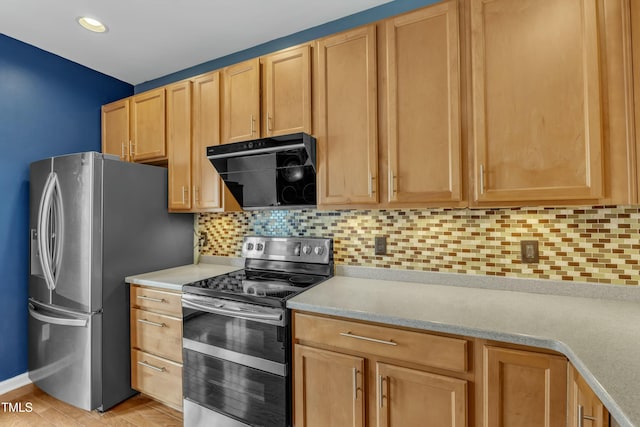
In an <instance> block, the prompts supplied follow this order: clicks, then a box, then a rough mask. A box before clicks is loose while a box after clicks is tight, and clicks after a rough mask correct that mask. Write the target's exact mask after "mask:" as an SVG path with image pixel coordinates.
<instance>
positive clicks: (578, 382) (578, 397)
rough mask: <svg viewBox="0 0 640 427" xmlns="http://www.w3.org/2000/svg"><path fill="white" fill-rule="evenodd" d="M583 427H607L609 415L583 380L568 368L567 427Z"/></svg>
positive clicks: (574, 370)
mask: <svg viewBox="0 0 640 427" xmlns="http://www.w3.org/2000/svg"><path fill="white" fill-rule="evenodd" d="M581 419H582V420H581ZM583 426H584V427H609V413H608V412H607V409H606V408H605V407H604V405H603V404H602V402H601V401H600V399H598V396H596V394H595V393H594V392H593V390H591V387H589V385H588V384H587V383H586V381H585V380H584V378H582V377H581V376H580V374H579V373H578V371H576V369H575V368H574V367H573V366H569V427H583Z"/></svg>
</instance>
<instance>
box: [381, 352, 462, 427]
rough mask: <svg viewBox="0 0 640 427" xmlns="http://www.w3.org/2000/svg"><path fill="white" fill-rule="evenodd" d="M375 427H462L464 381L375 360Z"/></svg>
mask: <svg viewBox="0 0 640 427" xmlns="http://www.w3.org/2000/svg"><path fill="white" fill-rule="evenodd" d="M376 368H377V372H376V374H377V375H376V378H377V381H378V384H377V387H376V391H377V396H376V397H377V398H376V402H377V406H378V411H377V413H378V427H412V426H415V427H419V426H429V427H465V426H466V425H467V382H466V381H464V380H460V379H456V378H449V377H445V376H442V375H436V374H431V373H428V372H422V371H419V370H416V369H409V368H402V367H399V366H394V365H388V364H386V363H377V366H376Z"/></svg>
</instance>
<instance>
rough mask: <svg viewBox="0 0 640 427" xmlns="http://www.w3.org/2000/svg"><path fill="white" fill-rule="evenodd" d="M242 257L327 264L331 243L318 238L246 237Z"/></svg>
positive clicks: (330, 256)
mask: <svg viewBox="0 0 640 427" xmlns="http://www.w3.org/2000/svg"><path fill="white" fill-rule="evenodd" d="M242 256H243V257H244V258H250V259H264V260H276V261H292V262H307V263H315V264H329V262H331V261H332V260H333V241H332V240H331V239H325V238H318V237H266V236H247V237H245V238H244V241H243V244H242Z"/></svg>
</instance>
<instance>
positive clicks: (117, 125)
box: [102, 98, 129, 162]
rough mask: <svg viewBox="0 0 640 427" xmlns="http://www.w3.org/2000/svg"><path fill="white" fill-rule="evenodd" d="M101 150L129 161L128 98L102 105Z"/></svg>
mask: <svg viewBox="0 0 640 427" xmlns="http://www.w3.org/2000/svg"><path fill="white" fill-rule="evenodd" d="M102 152H103V153H106V154H115V155H116V156H119V157H120V160H124V161H126V162H128V161H129V98H126V99H121V100H119V101H116V102H112V103H111V104H107V105H103V106H102Z"/></svg>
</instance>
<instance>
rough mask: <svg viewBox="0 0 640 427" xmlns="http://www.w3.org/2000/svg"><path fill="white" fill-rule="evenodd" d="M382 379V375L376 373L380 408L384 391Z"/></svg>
mask: <svg viewBox="0 0 640 427" xmlns="http://www.w3.org/2000/svg"><path fill="white" fill-rule="evenodd" d="M383 381H384V378H383V377H382V375H378V406H379V407H381V408H382V400H383V399H384V396H383V393H384V388H383V387H382V382H383Z"/></svg>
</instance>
